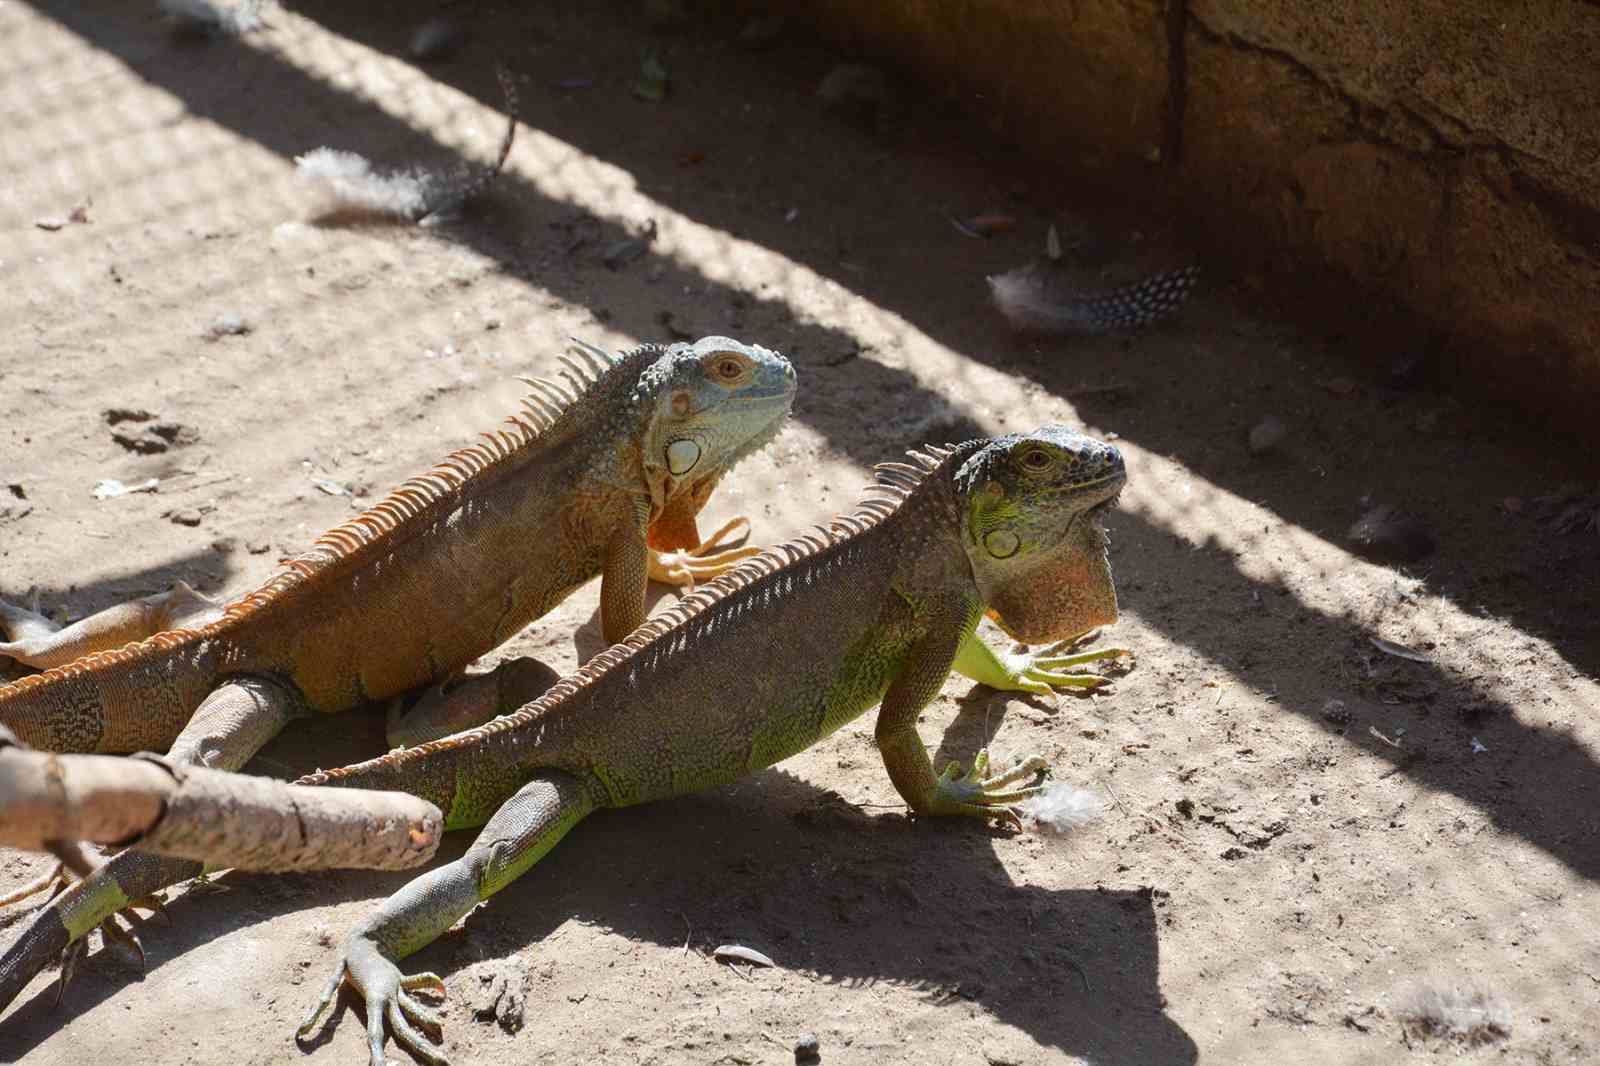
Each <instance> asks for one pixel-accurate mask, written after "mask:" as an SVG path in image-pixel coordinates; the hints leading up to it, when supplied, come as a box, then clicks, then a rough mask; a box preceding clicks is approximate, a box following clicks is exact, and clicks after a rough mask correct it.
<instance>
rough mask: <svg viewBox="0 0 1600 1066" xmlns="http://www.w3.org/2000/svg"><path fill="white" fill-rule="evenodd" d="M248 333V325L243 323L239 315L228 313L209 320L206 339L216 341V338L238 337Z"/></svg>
mask: <svg viewBox="0 0 1600 1066" xmlns="http://www.w3.org/2000/svg"><path fill="white" fill-rule="evenodd" d="M249 332H250V323H249V322H246V321H245V318H244V316H243V315H241V314H236V313H234V312H229V313H227V314H221V315H218V316H217V317H216V318H214V319H212V320H211V325H209V326H207V327H206V337H207V339H209V340H216V339H217V338H218V337H238V336H242V335H243V334H246V333H249Z"/></svg>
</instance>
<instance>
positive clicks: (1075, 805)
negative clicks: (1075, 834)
mask: <svg viewBox="0 0 1600 1066" xmlns="http://www.w3.org/2000/svg"><path fill="white" fill-rule="evenodd" d="M1019 806H1020V807H1021V808H1022V813H1023V814H1026V815H1027V816H1028V817H1029V818H1031V819H1033V820H1034V821H1035V822H1037V823H1038V824H1039V827H1040V828H1041V829H1048V830H1051V831H1052V832H1056V833H1068V832H1071V831H1072V830H1074V829H1079V828H1081V827H1083V826H1086V825H1088V824H1089V823H1090V822H1093V821H1095V820H1096V819H1098V818H1099V817H1100V816H1101V815H1102V814H1104V813H1105V809H1106V804H1105V800H1103V799H1101V798H1100V797H1099V796H1097V795H1095V794H1094V793H1093V792H1090V791H1088V790H1087V789H1082V788H1079V787H1077V786H1076V785H1069V784H1067V783H1066V782H1063V781H1058V782H1056V783H1055V784H1052V785H1050V786H1049V787H1048V788H1046V789H1045V790H1044V791H1043V792H1040V793H1038V794H1036V795H1033V796H1029V797H1028V798H1027V799H1025V800H1023V801H1022V802H1021V804H1019Z"/></svg>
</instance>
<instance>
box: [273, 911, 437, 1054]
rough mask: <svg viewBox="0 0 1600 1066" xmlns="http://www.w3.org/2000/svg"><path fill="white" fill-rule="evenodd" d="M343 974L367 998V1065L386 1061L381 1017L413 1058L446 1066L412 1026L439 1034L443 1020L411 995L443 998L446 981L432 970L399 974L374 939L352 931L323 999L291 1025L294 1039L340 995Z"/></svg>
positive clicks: (306, 1032)
mask: <svg viewBox="0 0 1600 1066" xmlns="http://www.w3.org/2000/svg"><path fill="white" fill-rule="evenodd" d="M347 979H348V980H349V982H350V984H351V986H352V987H354V988H355V990H356V991H357V992H359V993H361V997H362V998H363V999H365V1000H366V1002H367V1044H368V1047H369V1048H370V1049H371V1054H372V1063H371V1066H384V1063H385V1061H386V1060H385V1059H384V1054H383V1042H384V1037H385V1029H384V1023H385V1022H387V1023H388V1029H389V1030H390V1031H392V1032H393V1033H394V1038H395V1040H396V1041H398V1042H399V1043H400V1044H402V1045H403V1046H404V1047H405V1048H406V1050H407V1051H409V1052H411V1053H412V1054H413V1055H415V1056H416V1057H417V1058H419V1059H421V1060H422V1061H423V1062H426V1063H429V1064H430V1066H449V1060H448V1059H446V1058H445V1056H444V1054H443V1053H442V1052H441V1051H440V1050H439V1049H438V1048H436V1047H434V1045H433V1044H432V1043H430V1042H429V1041H428V1039H427V1038H426V1037H424V1036H423V1034H422V1032H420V1031H419V1030H418V1029H417V1028H416V1026H422V1027H423V1028H424V1029H427V1030H429V1031H430V1032H431V1033H434V1034H438V1033H439V1032H440V1030H441V1029H442V1028H443V1019H442V1018H440V1017H439V1014H438V1012H437V1011H435V1010H434V1009H433V1008H432V1007H429V1006H428V1005H426V1004H424V1003H420V1002H418V1001H417V1000H416V998H415V997H413V996H412V995H411V993H413V992H427V993H429V994H431V995H435V996H438V997H439V998H440V999H443V998H444V997H445V994H446V993H445V987H444V981H442V980H440V978H439V975H438V974H434V973H417V974H410V975H406V974H402V973H401V972H400V968H399V967H398V966H396V965H395V964H394V962H393V961H392V960H391V959H389V958H388V957H387V956H385V955H384V954H383V953H382V952H381V951H379V949H378V946H377V945H376V944H374V943H373V942H372V941H371V940H368V939H366V938H365V937H361V936H353V937H351V938H350V940H349V942H348V943H346V945H345V957H344V961H343V962H341V963H340V964H339V969H338V970H337V972H335V973H334V975H333V979H332V980H331V981H329V982H328V984H327V986H326V987H325V988H324V989H323V990H322V998H321V999H319V1000H318V1001H317V1005H316V1006H315V1007H313V1008H312V1010H311V1013H310V1014H308V1015H306V1020H305V1021H303V1022H301V1023H300V1028H298V1029H296V1030H295V1033H294V1035H295V1039H296V1040H304V1039H305V1038H306V1037H308V1036H310V1035H311V1032H312V1030H314V1029H315V1028H316V1027H317V1023H318V1022H319V1021H321V1020H322V1016H323V1015H324V1014H325V1013H326V1012H327V1010H328V1008H329V1007H331V1006H332V1005H333V1001H334V998H335V997H336V996H337V995H338V994H339V986H340V985H342V984H343V983H344V982H345V981H346V980H347Z"/></svg>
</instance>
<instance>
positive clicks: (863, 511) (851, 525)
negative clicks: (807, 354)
mask: <svg viewBox="0 0 1600 1066" xmlns="http://www.w3.org/2000/svg"><path fill="white" fill-rule="evenodd" d="M958 450H959V449H958V448H957V447H939V446H935V445H924V446H923V447H922V448H921V450H918V451H908V452H907V453H906V455H907V456H908V457H910V458H911V460H912V462H911V463H898V462H892V463H880V464H878V465H877V466H876V467H874V468H873V470H874V473H875V475H876V477H875V480H874V481H873V482H872V484H870V485H868V486H867V488H866V489H865V494H864V496H863V498H862V500H861V501H860V503H859V504H858V505H857V509H856V510H855V511H853V512H851V513H849V514H843V515H837V516H835V517H834V518H833V519H832V521H830V522H829V523H828V524H827V525H825V526H821V525H819V526H816V527H814V528H813V529H811V530H809V531H807V532H805V533H802V534H800V535H799V536H798V537H796V538H794V539H793V540H790V541H787V542H785V543H783V544H778V545H774V546H773V547H770V548H768V549H766V550H765V551H763V552H762V553H761V554H760V555H757V556H755V557H753V558H751V559H747V560H745V561H744V562H743V563H740V564H739V566H737V567H736V568H734V569H733V570H730V571H729V572H728V573H726V574H723V575H722V576H720V577H718V578H716V579H715V580H714V581H712V582H710V583H709V584H705V585H701V586H700V587H699V588H697V589H696V590H695V591H693V592H691V593H689V594H688V595H687V596H685V597H683V598H682V599H680V600H679V601H678V602H677V603H675V604H673V605H672V606H671V607H669V608H667V610H665V611H663V612H662V613H661V614H659V615H656V616H655V617H654V618H652V619H650V620H649V621H647V622H645V623H644V624H643V625H642V626H640V627H639V628H638V629H636V630H634V631H633V632H632V633H631V634H629V635H628V637H627V639H626V640H624V641H623V642H622V643H620V644H614V645H612V646H611V647H609V648H607V649H606V650H605V651H602V652H600V653H599V654H598V655H596V656H595V657H594V658H592V659H590V660H589V661H588V662H586V663H585V664H584V665H583V666H581V667H579V668H578V670H577V672H576V673H573V674H569V675H567V676H566V677H564V678H562V679H561V680H560V681H557V682H556V683H555V684H554V685H553V686H551V687H550V688H549V689H547V690H546V691H545V693H544V695H542V696H540V697H539V698H538V699H537V700H534V701H533V702H532V703H530V704H528V705H526V706H525V707H523V708H522V709H520V710H517V711H513V712H511V713H510V714H506V715H502V716H500V717H499V718H496V719H494V720H493V721H491V722H488V723H486V724H484V725H481V726H478V727H477V728H475V729H469V730H466V731H464V732H461V733H456V734H454V735H452V736H448V737H443V738H441V739H439V740H433V741H429V742H428V743H426V744H419V745H417V746H416V747H414V748H406V749H404V750H401V751H394V752H390V753H389V754H387V755H383V756H379V757H378V758H377V759H374V760H371V761H369V762H366V763H357V764H355V765H353V766H346V767H341V768H339V769H337V770H321V771H318V772H317V773H314V774H308V775H307V776H305V777H302V778H300V779H299V780H298V781H297V782H295V783H296V784H301V785H320V784H325V783H326V782H328V781H330V780H333V779H336V778H340V777H348V776H354V775H356V774H358V773H360V772H361V771H363V770H365V769H367V768H369V767H372V766H374V765H378V764H383V763H387V764H389V765H391V766H395V767H403V766H405V765H406V764H407V763H408V762H410V761H411V760H413V759H418V758H422V757H423V756H425V755H427V754H429V753H430V752H438V751H448V750H450V749H452V748H460V747H468V746H471V745H473V744H476V743H480V742H483V741H486V740H488V739H489V738H491V737H493V736H495V735H496V734H498V733H504V732H506V731H507V730H512V729H516V728H518V727H519V726H522V725H526V724H527V723H528V722H531V721H533V720H534V719H536V718H538V717H539V716H540V715H542V714H544V713H545V712H546V711H548V710H550V709H551V708H552V707H554V706H556V705H557V704H559V703H561V702H562V701H563V700H566V699H569V698H570V697H572V696H573V695H575V694H576V693H578V692H580V691H582V690H583V689H584V688H586V687H587V686H589V685H593V684H595V683H596V682H598V681H599V679H600V678H601V677H603V676H604V675H605V674H606V673H608V672H609V671H611V670H613V669H616V668H617V667H619V666H622V665H623V664H625V663H626V662H627V661H628V660H629V659H630V658H632V657H633V656H634V655H635V654H637V653H639V652H641V651H643V650H645V649H646V648H648V647H649V646H650V645H651V644H653V643H655V642H656V641H657V640H659V639H663V638H666V637H668V636H669V635H670V634H671V633H672V632H673V631H674V630H676V629H677V628H678V627H679V626H681V625H683V624H684V623H686V622H688V621H689V620H690V619H693V618H695V617H696V616H698V615H700V614H702V613H703V612H705V611H707V610H710V609H711V608H712V607H713V606H715V605H716V604H718V603H720V602H722V601H723V600H725V599H728V598H729V597H730V596H733V595H734V594H735V593H737V592H739V591H740V590H742V589H745V588H748V587H749V586H751V585H753V584H755V583H756V582H758V581H760V580H762V579H763V578H766V577H768V576H770V575H772V574H777V573H779V572H781V571H783V570H785V569H787V568H789V567H791V566H796V565H799V564H800V563H802V562H804V561H805V560H807V559H810V558H813V557H814V556H816V555H818V554H820V553H821V552H823V551H826V550H827V549H828V548H830V547H832V546H834V545H836V544H842V543H844V542H845V541H847V540H849V539H850V538H851V537H857V536H860V535H861V534H863V533H866V532H867V531H868V530H870V529H872V528H873V527H874V526H876V525H878V524H879V523H881V522H882V521H883V520H884V519H885V518H887V517H888V516H889V515H891V514H893V513H894V512H895V511H896V510H898V509H899V507H900V505H901V504H903V503H904V502H905V501H906V500H907V499H908V498H910V496H911V494H912V492H913V491H915V489H916V488H917V486H918V485H921V484H922V483H923V482H925V481H926V480H927V479H928V476H929V475H930V474H932V473H933V472H934V471H936V470H939V469H940V468H941V467H943V466H944V465H945V463H946V462H947V461H948V460H949V459H950V457H951V456H953V455H956V454H957V451H958Z"/></svg>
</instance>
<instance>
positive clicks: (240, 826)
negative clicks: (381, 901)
mask: <svg viewBox="0 0 1600 1066" xmlns="http://www.w3.org/2000/svg"><path fill="white" fill-rule="evenodd" d="M443 831H444V818H443V816H442V815H441V814H440V812H439V808H437V807H435V806H434V805H433V804H431V803H429V802H428V801H427V800H423V799H418V798H417V797H415V796H410V795H407V794H406V793H404V792H372V791H365V790H361V789H348V788H322V787H312V786H306V785H291V784H288V783H287V782H284V781H275V780H273V779H271V778H265V777H252V776H249V775H247V774H235V773H226V772H224V771H221V770H208V769H205V768H203V767H198V766H187V765H177V764H172V763H168V762H166V760H164V759H161V758H160V757H158V756H149V755H144V756H135V757H133V758H121V757H117V756H109V755H58V754H53V753H50V752H41V751H32V750H29V749H28V748H25V747H23V746H21V745H19V744H17V743H15V741H14V740H13V739H12V737H11V735H10V734H9V732H8V731H6V730H5V729H4V728H3V727H0V845H7V846H10V847H17V848H28V849H31V850H35V851H59V849H60V846H61V845H62V844H64V843H67V842H71V841H78V840H87V841H92V842H94V843H97V844H118V845H128V846H134V847H138V848H139V849H140V850H141V851H149V852H154V853H156V854H159V855H169V856H172V857H174V858H182V859H191V860H195V861H198V862H204V863H207V864H209V865H211V866H215V867H224V866H226V867H236V868H238V869H244V870H271V871H290V870H323V869H332V868H340V867H345V868H361V869H374V870H400V869H405V868H407V867H412V866H418V865H420V864H422V863H424V862H427V861H428V860H429V859H430V858H432V857H433V853H434V851H435V850H436V849H437V848H438V846H439V837H440V834H441V833H442V832H443Z"/></svg>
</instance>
